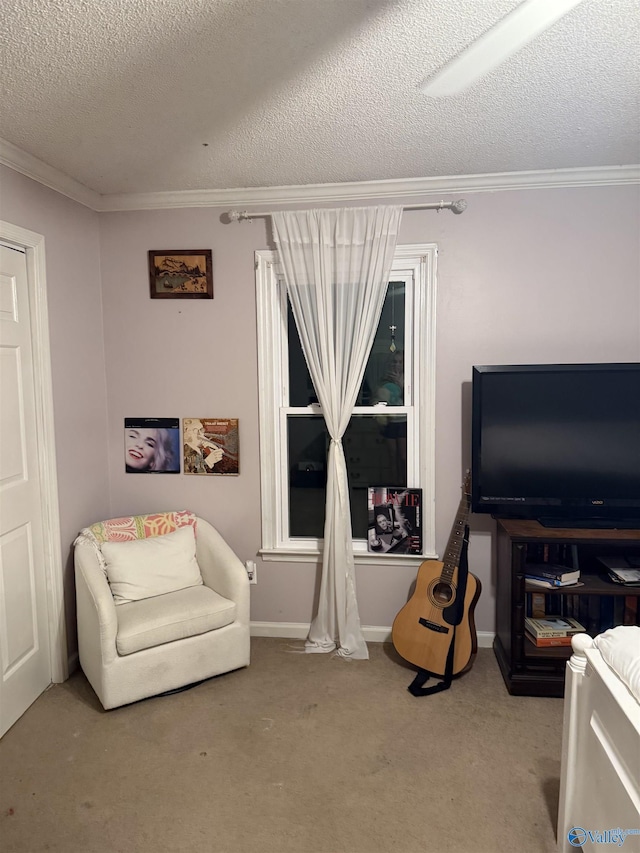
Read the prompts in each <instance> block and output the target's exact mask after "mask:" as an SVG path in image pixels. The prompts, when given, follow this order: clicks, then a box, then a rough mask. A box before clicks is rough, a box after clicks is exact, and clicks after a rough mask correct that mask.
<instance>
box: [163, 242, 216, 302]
mask: <svg viewBox="0 0 640 853" xmlns="http://www.w3.org/2000/svg"><path fill="white" fill-rule="evenodd" d="M149 284H150V288H151V298H152V299H213V269H212V256H211V249H157V250H156V249H152V250H150V251H149Z"/></svg>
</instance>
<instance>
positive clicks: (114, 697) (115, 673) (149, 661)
mask: <svg viewBox="0 0 640 853" xmlns="http://www.w3.org/2000/svg"><path fill="white" fill-rule="evenodd" d="M145 518H151V519H155V518H156V517H154V516H137V517H134V520H135V519H138V520H140V519H142V520H143V521H144V519H145ZM192 518H193V517H192ZM194 520H195V521H196V534H195V557H196V560H197V565H198V567H199V570H200V574H201V576H202V581H203V583H202V584H200V581H199V580H198V583H197V585H191V586H189V587H188V588H185V589H177V590H175V591H170V592H166V593H164V594H161V595H152V596H150V597H142V598H140V599H139V600H134V601H131V602H127V603H116V601H115V600H114V591H115V584H113V583H111V584H110V579H109V577H108V575H107V564H106V562H105V557H104V555H105V554H106V553H107V547H106V545H107V543H100V542H96V541H95V540H94V539H93V537H92V535H91V533H90V531H91V530H92V529H93V528H96V527H98V526H99V525H94V526H93V528H88V529H87V530H86V531H83V534H88V535H83V534H81V535H80V536H79V537H78V539H77V540H76V542H75V549H74V562H75V574H76V596H77V620H78V649H79V654H80V665H81V667H82V669H83V671H84V673H85V675H86V677H87V679H88V680H89V683H90V684H91V686H92V687H93V689H94V690H95V692H96V694H97V696H98V698H99V699H100V702H101V703H102V705H103V707H104V708H105V709H109V708H115V707H118V706H120V705H126V704H128V703H130V702H135V701H137V700H139V699H144V698H146V697H149V696H155V695H157V694H159V693H165V692H167V691H171V690H175V689H177V688H180V687H184V686H186V685H189V684H194V683H197V682H199V681H203V680H204V679H207V678H210V677H212V676H214V675H220V674H221V673H224V672H229V671H231V670H234V669H239V668H240V667H244V666H248V664H249V654H250V651H249V644H250V640H249V579H248V576H247V573H246V571H245V568H244V566H243V565H242V563H241V562H240V560H239V559H238V557H237V556H236V555H235V554H234V552H233V551H232V550H231V548H230V547H229V546H228V545H227V543H226V542H225V541H224V539H223V538H222V536H221V535H220V534H219V533H218V532H217V530H216V529H215V528H214V527H213V526H212V525H211V524H209V523H208V522H206V521H205V520H204V519H202V518H197V519H194ZM108 523H109V522H103V523H100V525H103V524H108ZM191 529H193V528H191ZM146 535H149V534H146ZM151 536H153V533H152V534H151ZM144 537H145V534H144V533H143V534H142V539H144ZM128 538H132V537H128ZM161 538H162V539H163V540H167V537H166V536H162V537H161ZM137 541H141V539H140V537H139V538H138V540H137ZM144 541H145V542H154V541H155V542H156V543H158V541H159V540H158V539H156V540H153V539H152V538H147V539H144ZM191 542H192V547H193V536H191ZM124 544H125V545H126V546H127V547H128V546H130V545H133V547H134V548H136V547H138V546H136V545H135V543H132V542H126V543H124ZM118 547H119V548H122V545H118ZM112 551H113V549H112ZM134 553H135V552H134ZM112 580H113V579H112ZM116 598H117V595H116Z"/></svg>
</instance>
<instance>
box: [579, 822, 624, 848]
mask: <svg viewBox="0 0 640 853" xmlns="http://www.w3.org/2000/svg"><path fill="white" fill-rule="evenodd" d="M628 835H640V829H620V827H617V828H616V829H605V830H602V831H600V830H593V829H583V827H581V826H574V827H572V828H571V829H570V830H569V832H568V833H567V839H568V841H569V844H570V845H571V846H572V847H584V845H585V844H588V843H589V842H591V844H614V845H615V846H616V847H622V845H623V844H624V842H625V839H626V837H627V836H628Z"/></svg>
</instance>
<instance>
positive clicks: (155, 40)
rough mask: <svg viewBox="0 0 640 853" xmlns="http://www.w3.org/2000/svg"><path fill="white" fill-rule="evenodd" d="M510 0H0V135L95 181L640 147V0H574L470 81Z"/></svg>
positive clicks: (608, 157) (563, 163)
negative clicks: (459, 68)
mask: <svg viewBox="0 0 640 853" xmlns="http://www.w3.org/2000/svg"><path fill="white" fill-rule="evenodd" d="M517 5H518V3H517V0H4V2H3V12H2V18H1V20H0V49H1V51H2V54H1V63H2V65H1V68H0V71H1V73H2V83H1V85H2V98H1V100H0V137H2V138H4V139H5V140H7V141H8V142H10V143H12V144H13V145H14V146H17V148H18V149H20V150H21V151H23V152H26V153H27V154H30V155H33V156H35V157H37V158H39V159H40V160H42V161H44V163H46V164H48V165H49V166H51V167H53V168H54V169H56V170H59V171H60V172H62V173H64V174H66V175H68V176H71V177H72V178H74V179H75V180H77V181H79V182H80V183H82V184H84V185H85V186H86V187H89V188H91V189H92V190H94V191H96V192H98V193H101V194H112V193H145V192H159V191H171V190H205V189H223V188H232V187H268V186H289V185H304V184H318V183H336V182H352V181H370V180H383V179H396V178H421V177H427V178H428V177H436V176H455V175H474V174H483V173H494V172H515V171H523V170H547V169H559V168H571V167H595V166H617V165H628V164H635V163H638V162H640V143H639V139H640V94H639V93H640V50H639V46H640V4H639V3H638V0H585V1H584V2H583V3H582V4H580V5H578V6H577V7H576V8H575V9H574V10H573V11H572V12H570V13H569V14H567V15H566V16H565V17H564V18H562V19H561V20H560V21H559V22H558V23H556V24H555V25H554V26H553V27H552V28H551V29H549V30H547V31H546V32H545V33H543V34H542V35H541V36H539V37H538V38H537V39H536V40H535V41H534V42H532V43H531V44H529V45H528V46H526V47H524V48H523V49H522V50H521V51H520V52H519V53H517V54H515V55H514V56H513V57H511V58H510V59H509V60H507V61H506V62H505V63H504V64H503V65H501V66H500V67H499V68H498V69H496V70H495V71H493V72H492V73H490V74H489V75H488V76H487V77H485V78H484V79H483V80H481V81H479V82H477V83H476V84H475V85H474V86H473V87H472V88H471V89H469V90H468V91H466V92H464V93H461V94H459V95H456V96H453V97H450V98H445V99H440V100H434V99H431V98H429V97H427V96H426V95H424V94H423V93H422V92H421V91H420V89H419V85H420V83H422V82H423V81H424V80H425V79H426V78H427V77H428V76H429V75H430V74H433V73H434V72H435V71H436V70H438V68H440V67H441V66H442V65H443V64H444V63H445V62H447V61H448V60H449V59H451V58H452V57H454V56H455V55H456V54H458V53H460V51H462V50H463V49H464V48H465V47H466V46H467V45H468V44H470V43H471V42H472V41H473V40H474V39H476V38H477V37H478V36H480V35H481V34H482V33H483V32H485V31H486V30H487V29H489V27H491V26H492V25H493V24H494V23H496V21H498V20H499V19H500V18H502V17H503V16H504V15H505V14H507V13H508V12H510V11H511V10H512V9H513V8H515V6H517Z"/></svg>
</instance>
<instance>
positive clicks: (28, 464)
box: [0, 245, 52, 736]
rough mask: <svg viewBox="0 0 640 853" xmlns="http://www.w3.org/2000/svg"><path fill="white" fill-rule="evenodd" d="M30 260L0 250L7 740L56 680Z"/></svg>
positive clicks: (2, 714) (1, 634)
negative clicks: (33, 340) (49, 594)
mask: <svg viewBox="0 0 640 853" xmlns="http://www.w3.org/2000/svg"><path fill="white" fill-rule="evenodd" d="M31 335H32V332H31V320H30V314H29V287H28V277H27V263H26V255H25V253H24V252H23V251H19V250H17V249H12V248H7V247H5V246H2V245H0V667H1V678H0V736H2V734H4V733H5V732H6V730H7V729H8V728H9V727H10V726H12V725H13V723H14V722H15V721H16V720H17V719H18V718H19V717H20V716H21V715H22V714H23V713H24V711H26V709H27V708H28V707H29V705H31V703H32V702H34V701H35V699H37V697H38V696H39V695H40V694H41V693H42V691H43V690H45V689H46V688H47V687H48V686H49V684H50V683H51V680H52V678H51V674H52V673H51V654H50V631H49V613H48V598H47V568H46V555H45V545H44V534H43V531H44V525H43V518H42V494H41V477H40V466H39V461H38V460H39V449H38V435H37V411H36V394H35V383H34V362H33V346H32V340H31Z"/></svg>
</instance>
